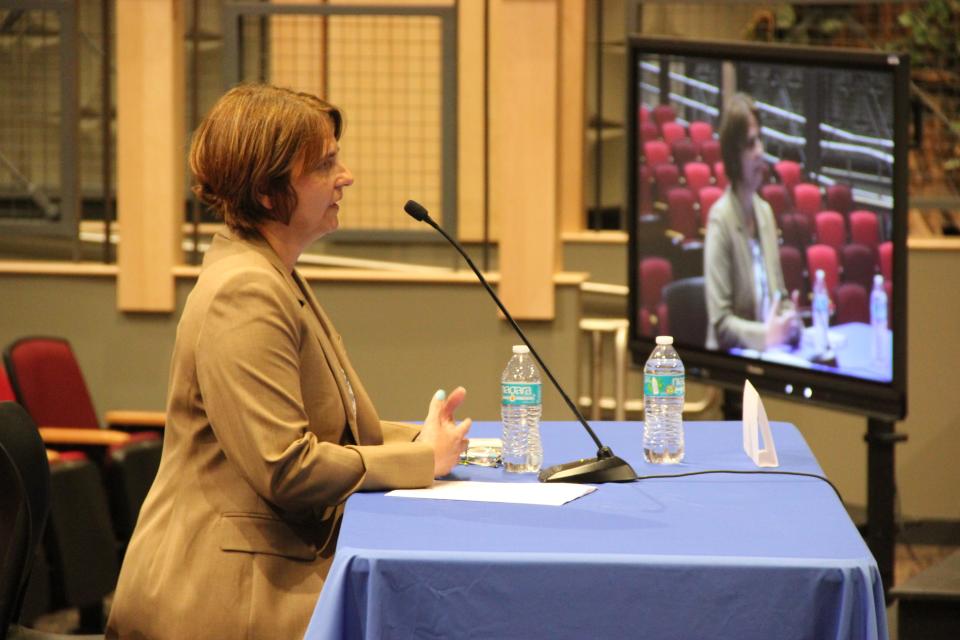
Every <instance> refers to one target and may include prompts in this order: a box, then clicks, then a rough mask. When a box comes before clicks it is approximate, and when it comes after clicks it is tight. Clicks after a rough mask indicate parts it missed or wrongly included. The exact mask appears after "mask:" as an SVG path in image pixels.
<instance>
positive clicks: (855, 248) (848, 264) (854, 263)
mask: <svg viewBox="0 0 960 640" xmlns="http://www.w3.org/2000/svg"><path fill="white" fill-rule="evenodd" d="M840 262H841V263H842V264H843V281H844V282H853V283H854V284H858V285H860V286H861V287H863V288H864V289H866V290H867V291H870V290H872V289H873V276H874V274H875V273H876V272H877V267H876V259H875V258H874V253H873V251H872V250H871V249H870V247H865V246H863V245H862V244H847V245H844V246H843V247H842V248H841V249H840Z"/></svg>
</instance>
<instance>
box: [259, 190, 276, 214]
mask: <svg viewBox="0 0 960 640" xmlns="http://www.w3.org/2000/svg"><path fill="white" fill-rule="evenodd" d="M257 202H259V203H260V204H261V205H262V206H263V208H264V209H266V210H267V211H273V202H271V200H270V196H268V195H263V194H261V195H258V196H257Z"/></svg>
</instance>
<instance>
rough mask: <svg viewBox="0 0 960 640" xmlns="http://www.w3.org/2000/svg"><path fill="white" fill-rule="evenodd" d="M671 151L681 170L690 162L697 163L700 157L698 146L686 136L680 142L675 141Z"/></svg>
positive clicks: (671, 145)
mask: <svg viewBox="0 0 960 640" xmlns="http://www.w3.org/2000/svg"><path fill="white" fill-rule="evenodd" d="M670 151H671V152H673V161H674V163H675V164H676V165H677V166H679V167H681V168H682V167H683V166H684V165H685V164H687V163H688V162H693V161H695V160H696V159H697V157H698V155H699V154H698V152H697V145H696V144H694V142H693V140H691V139H690V138H687V137H686V136H684V137H682V138H680V139H679V140H674V141H673V143H671V144H670Z"/></svg>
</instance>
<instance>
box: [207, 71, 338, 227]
mask: <svg viewBox="0 0 960 640" xmlns="http://www.w3.org/2000/svg"><path fill="white" fill-rule="evenodd" d="M342 132H343V116H342V114H341V112H340V110H339V109H337V108H336V107H334V106H333V105H331V104H330V103H328V102H326V101H324V100H321V99H320V98H317V97H316V96H312V95H310V94H307V93H299V92H296V91H291V90H290V89H283V88H280V87H273V86H270V85H264V84H245V85H240V86H238V87H234V88H233V89H231V90H230V91H228V92H227V93H225V94H224V95H223V96H222V97H221V98H220V99H219V100H217V103H216V104H215V105H213V108H212V109H211V110H210V112H209V113H208V114H207V115H206V117H205V118H204V119H203V122H201V123H200V126H199V127H197V130H196V131H195V132H194V134H193V142H192V143H191V145H190V170H191V171H192V172H193V176H194V180H195V184H194V187H193V192H194V193H195V194H196V196H197V198H199V199H200V201H201V202H202V203H204V204H205V205H207V206H209V207H210V208H212V209H213V210H214V211H215V212H216V213H217V214H218V215H219V216H220V217H222V218H223V220H224V222H226V223H227V226H229V227H230V228H231V229H233V230H234V231H236V232H237V233H239V234H240V235H244V236H249V235H250V234H252V233H253V232H254V231H255V230H256V229H257V227H258V226H259V225H260V224H261V223H262V222H264V221H266V220H279V221H281V222H283V223H284V224H287V223H289V221H290V215H291V214H292V213H293V210H294V208H296V206H297V194H296V192H295V191H294V189H293V186H292V184H291V175H292V173H293V170H294V168H295V167H297V166H298V165H299V166H303V167H313V166H316V165H319V164H320V162H321V159H322V158H323V157H324V155H326V153H328V151H329V150H330V145H331V143H335V141H336V140H339V139H340V134H341V133H342ZM264 196H266V197H267V198H269V200H270V204H271V206H270V207H269V208H268V207H266V206H264V204H263V200H264Z"/></svg>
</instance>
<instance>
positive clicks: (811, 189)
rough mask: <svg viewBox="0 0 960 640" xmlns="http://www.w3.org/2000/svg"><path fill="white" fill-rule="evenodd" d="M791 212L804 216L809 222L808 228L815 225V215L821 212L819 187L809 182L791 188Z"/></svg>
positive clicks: (821, 204)
mask: <svg viewBox="0 0 960 640" xmlns="http://www.w3.org/2000/svg"><path fill="white" fill-rule="evenodd" d="M793 210H794V211H795V212H796V213H799V214H801V215H804V216H806V217H807V220H809V221H810V226H811V227H813V226H814V225H815V224H816V217H817V214H818V213H820V212H821V211H823V203H822V202H821V198H820V187H818V186H817V185H815V184H810V183H809V182H801V183H800V184H798V185H796V186H795V187H794V188H793Z"/></svg>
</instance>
